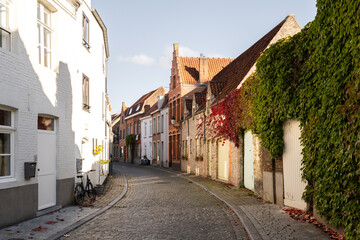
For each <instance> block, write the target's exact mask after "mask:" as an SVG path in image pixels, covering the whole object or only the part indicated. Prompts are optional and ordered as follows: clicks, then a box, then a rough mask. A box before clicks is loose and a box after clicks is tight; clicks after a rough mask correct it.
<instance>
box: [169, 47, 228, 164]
mask: <svg viewBox="0 0 360 240" xmlns="http://www.w3.org/2000/svg"><path fill="white" fill-rule="evenodd" d="M230 62H231V59H227V58H206V57H204V56H200V57H181V56H180V55H179V45H178V44H177V43H175V44H174V51H173V59H172V68H171V77H170V84H169V166H170V167H173V168H174V169H181V162H180V158H181V156H180V155H181V154H180V153H181V137H180V135H181V134H180V128H181V126H180V121H181V120H183V118H184V115H183V111H182V110H181V109H183V107H184V106H183V103H182V100H181V99H182V97H183V96H184V95H186V94H187V93H189V92H190V91H192V90H194V89H195V88H197V87H200V86H204V85H206V83H207V82H208V81H209V80H211V79H212V78H213V77H214V76H215V75H216V74H217V73H218V72H220V71H221V70H222V69H223V68H224V67H225V66H227V65H228V64H229V63H230Z"/></svg>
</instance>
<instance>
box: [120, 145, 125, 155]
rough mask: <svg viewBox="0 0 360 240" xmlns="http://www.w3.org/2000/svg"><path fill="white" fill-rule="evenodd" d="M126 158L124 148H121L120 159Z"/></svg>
mask: <svg viewBox="0 0 360 240" xmlns="http://www.w3.org/2000/svg"><path fill="white" fill-rule="evenodd" d="M123 156H124V147H120V158H122V157H123Z"/></svg>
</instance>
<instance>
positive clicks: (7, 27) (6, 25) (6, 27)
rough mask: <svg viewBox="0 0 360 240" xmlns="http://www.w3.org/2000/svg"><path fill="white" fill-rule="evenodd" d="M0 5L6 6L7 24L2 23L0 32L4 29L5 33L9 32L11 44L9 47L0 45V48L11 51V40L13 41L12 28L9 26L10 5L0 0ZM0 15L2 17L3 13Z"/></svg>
mask: <svg viewBox="0 0 360 240" xmlns="http://www.w3.org/2000/svg"><path fill="white" fill-rule="evenodd" d="M0 6H2V7H4V8H5V25H4V26H2V25H0V32H1V31H2V32H5V33H8V34H9V46H8V48H5V47H3V46H0V48H1V49H6V50H8V51H11V42H12V40H11V37H12V35H11V31H10V28H9V7H8V6H6V3H3V2H1V1H0ZM0 17H1V15H0Z"/></svg>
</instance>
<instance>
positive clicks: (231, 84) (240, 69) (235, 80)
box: [210, 19, 286, 102]
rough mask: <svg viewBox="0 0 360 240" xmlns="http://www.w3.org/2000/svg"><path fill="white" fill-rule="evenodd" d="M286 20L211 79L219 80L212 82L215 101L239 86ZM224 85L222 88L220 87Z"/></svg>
mask: <svg viewBox="0 0 360 240" xmlns="http://www.w3.org/2000/svg"><path fill="white" fill-rule="evenodd" d="M285 21H286V19H285V20H283V21H282V22H281V23H279V24H278V25H277V26H276V27H274V28H273V29H272V30H271V31H270V32H268V33H267V34H266V35H265V36H264V37H262V38H261V39H260V40H259V41H257V42H256V43H255V44H254V45H252V46H251V47H250V48H248V49H247V50H246V51H245V52H243V53H242V54H241V55H240V56H238V57H237V58H236V59H235V60H234V61H232V62H231V63H230V64H229V65H227V67H225V68H224V70H222V71H220V72H219V73H218V74H217V75H216V76H215V77H214V78H213V79H212V80H211V81H212V82H217V83H210V87H211V90H213V89H214V92H213V93H215V94H216V93H217V94H218V95H217V98H216V101H215V102H218V101H221V99H223V98H224V97H225V96H226V95H227V94H229V93H230V92H231V91H232V90H234V89H236V88H237V87H238V86H239V84H240V82H241V81H242V80H243V78H244V77H245V76H246V74H247V73H248V72H249V71H250V69H251V67H252V66H254V64H255V63H256V61H257V59H258V58H259V57H260V55H261V54H262V53H263V51H264V50H265V49H266V48H267V46H268V45H269V44H270V42H271V40H272V39H273V38H274V37H275V35H276V34H277V33H278V31H279V30H280V28H281V27H282V26H283V24H284V23H285ZM222 85H223V87H222V90H220V89H218V88H219V87H221V86H222Z"/></svg>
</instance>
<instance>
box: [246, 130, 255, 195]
mask: <svg viewBox="0 0 360 240" xmlns="http://www.w3.org/2000/svg"><path fill="white" fill-rule="evenodd" d="M244 185H245V187H246V188H247V189H250V190H253V191H254V144H253V135H252V133H251V131H247V132H245V135H244Z"/></svg>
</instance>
